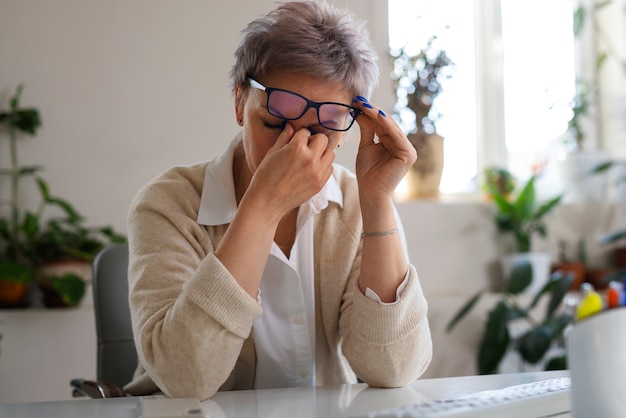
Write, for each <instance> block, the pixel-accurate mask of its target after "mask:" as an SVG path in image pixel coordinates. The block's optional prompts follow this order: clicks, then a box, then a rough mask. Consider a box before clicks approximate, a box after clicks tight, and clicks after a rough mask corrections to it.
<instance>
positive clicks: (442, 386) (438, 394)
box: [0, 371, 569, 418]
mask: <svg viewBox="0 0 626 418" xmlns="http://www.w3.org/2000/svg"><path fill="white" fill-rule="evenodd" d="M560 376H569V372H567V371H561V372H537V373H515V374H499V375H489V376H464V377H449V378H440V379H421V380H416V381H415V382H413V383H412V384H411V385H409V386H407V387H404V388H396V389H378V388H371V387H368V386H367V385H365V384H356V385H344V386H338V387H317V388H312V387H308V388H288V389H265V390H246V391H235V392H219V393H217V394H216V395H215V396H214V397H212V398H211V399H209V400H206V401H204V402H202V407H203V409H204V410H205V411H206V412H207V413H208V416H209V417H211V418H235V417H237V418H248V417H250V418H254V417H259V418H261V417H262V418H271V417H281V418H282V417H296V416H297V417H299V418H321V417H323V418H344V417H348V416H350V415H356V414H363V413H366V412H369V411H376V410H378V409H383V408H391V407H396V406H402V405H409V404H413V403H418V402H423V401H426V400H432V399H440V398H449V397H457V396H461V395H464V394H468V393H472V392H478V391H482V390H491V389H498V388H502V387H506V386H511V385H517V384H523V383H530V382H533V381H537V380H544V379H550V378H554V377H560ZM136 406H137V398H132V397H128V398H113V399H97V400H95V399H77V400H71V401H57V402H36V403H19V404H3V405H0V417H2V418H4V417H7V418H9V417H10V418H22V417H24V418H26V417H28V418H39V417H46V418H57V417H58V418H61V417H62V418H73V417H77V418H78V417H80V418H83V417H98V418H109V417H111V418H136V417H137V414H136Z"/></svg>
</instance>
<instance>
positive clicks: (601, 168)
mask: <svg viewBox="0 0 626 418" xmlns="http://www.w3.org/2000/svg"><path fill="white" fill-rule="evenodd" d="M614 165H615V161H607V162H605V163H602V164H598V165H597V166H595V167H594V168H593V169H592V170H591V172H590V173H589V174H598V173H603V172H605V171H607V170H609V169H610V168H611V167H613V166H614Z"/></svg>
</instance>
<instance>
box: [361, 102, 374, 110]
mask: <svg viewBox="0 0 626 418" xmlns="http://www.w3.org/2000/svg"><path fill="white" fill-rule="evenodd" d="M363 107H367V108H368V109H373V108H374V106H372V105H371V104H369V103H363Z"/></svg>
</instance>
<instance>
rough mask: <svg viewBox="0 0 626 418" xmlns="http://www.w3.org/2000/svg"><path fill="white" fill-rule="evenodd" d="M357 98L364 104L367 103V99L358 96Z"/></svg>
mask: <svg viewBox="0 0 626 418" xmlns="http://www.w3.org/2000/svg"><path fill="white" fill-rule="evenodd" d="M356 98H357V99H359V100H360V101H362V102H363V103H367V99H366V98H365V97H363V96H356Z"/></svg>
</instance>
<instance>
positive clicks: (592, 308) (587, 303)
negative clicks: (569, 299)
mask: <svg viewBox="0 0 626 418" xmlns="http://www.w3.org/2000/svg"><path fill="white" fill-rule="evenodd" d="M580 289H581V292H582V299H581V300H580V304H579V305H578V310H577V311H576V320H577V321H580V320H581V319H585V318H587V317H588V316H591V315H595V314H597V313H598V312H600V311H602V309H603V308H604V304H603V303H602V297H601V296H600V294H599V293H598V292H596V291H595V289H594V288H593V286H592V285H591V283H587V282H585V283H583V284H582V285H581V286H580Z"/></svg>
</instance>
